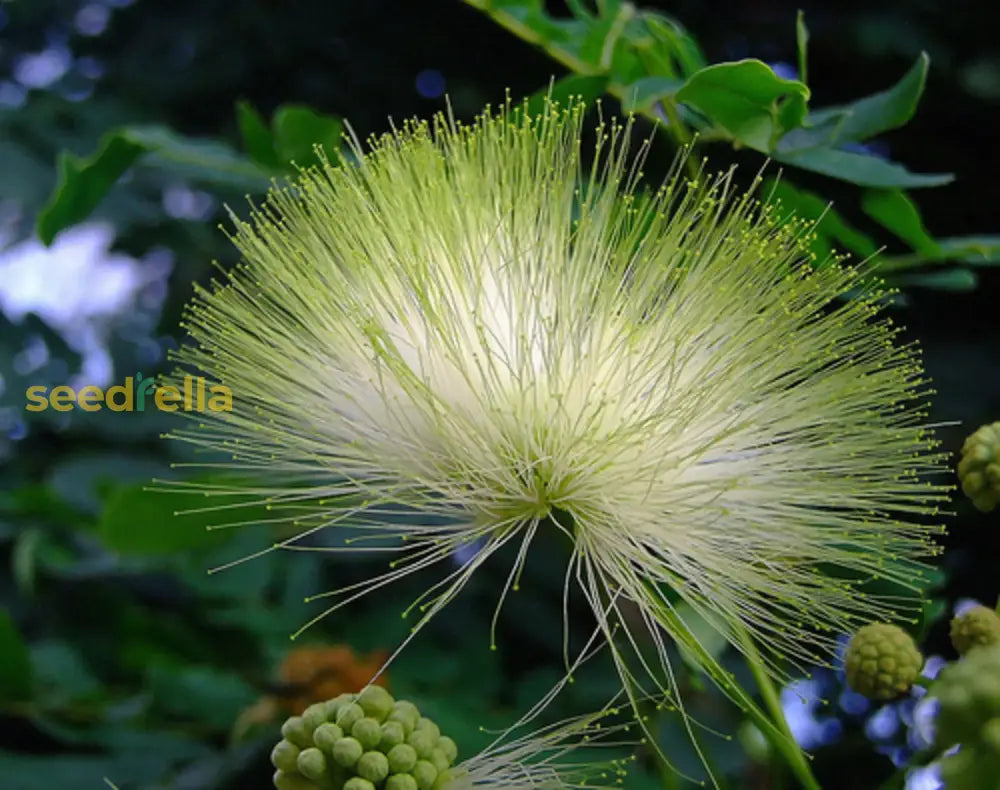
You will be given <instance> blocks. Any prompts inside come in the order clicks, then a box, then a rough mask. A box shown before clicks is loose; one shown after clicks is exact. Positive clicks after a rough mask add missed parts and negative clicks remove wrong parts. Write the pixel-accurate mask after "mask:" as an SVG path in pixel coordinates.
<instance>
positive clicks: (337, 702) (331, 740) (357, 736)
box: [271, 686, 458, 790]
mask: <svg viewBox="0 0 1000 790" xmlns="http://www.w3.org/2000/svg"><path fill="white" fill-rule="evenodd" d="M281 734H282V735H283V736H284V737H283V739H282V740H281V741H280V742H279V743H278V745H277V746H275V747H274V749H273V750H272V752H271V762H272V763H273V764H274V767H275V768H276V769H277V771H276V772H275V774H274V786H275V787H276V788H277V790H444V787H445V785H446V784H447V783H448V782H449V781H450V780H451V778H453V777H454V775H455V774H454V772H453V771H451V770H450V769H451V766H452V765H453V764H454V762H455V758H456V756H457V754H458V748H457V747H456V746H455V742H454V741H453V740H452V739H451V738H449V737H447V736H445V735H441V731H440V730H439V729H438V726H437V725H436V724H435V723H434V722H433V721H431V720H430V719H427V718H424V717H423V716H421V715H420V711H419V710H418V709H417V706H416V705H414V704H413V703H411V702H406V701H405V700H398V701H397V700H394V699H393V697H392V695H391V694H390V693H389V692H388V691H386V690H385V689H384V688H382V687H380V686H368V687H367V688H366V689H364V690H363V691H362V692H361V693H360V694H341V695H340V696H339V697H337V698H336V699H332V700H330V701H329V702H319V703H316V704H315V705H310V706H309V707H308V708H306V709H305V711H303V713H302V715H301V716H292V717H291V718H290V719H288V720H287V721H285V723H284V725H282V727H281Z"/></svg>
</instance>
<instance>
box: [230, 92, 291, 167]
mask: <svg viewBox="0 0 1000 790" xmlns="http://www.w3.org/2000/svg"><path fill="white" fill-rule="evenodd" d="M236 122H237V124H238V125H239V127H240V136H241V137H242V138H243V148H244V149H245V150H246V152H247V155H248V156H249V157H250V158H251V159H252V160H253V161H254V162H256V163H257V164H259V165H261V166H262V167H266V168H268V169H270V170H280V169H281V160H280V159H278V152H277V151H276V150H275V148H274V137H273V135H272V134H271V130H270V129H268V128H267V124H265V123H264V119H263V118H261V117H260V113H258V112H257V111H256V110H255V109H254V108H253V106H252V105H251V104H250V103H249V102H245V101H241V102H239V103H237V105H236Z"/></svg>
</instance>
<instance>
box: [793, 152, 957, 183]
mask: <svg viewBox="0 0 1000 790" xmlns="http://www.w3.org/2000/svg"><path fill="white" fill-rule="evenodd" d="M774 159H776V160H777V161H779V162H784V163H785V164H788V165H794V166H795V167H801V168H802V169H803V170H811V171H812V172H814V173H822V174H823V175H826V176H830V177H831V178H837V179H840V180H841V181H848V182H850V183H852V184H857V185H858V186H863V187H875V188H878V189H916V188H919V187H936V186H941V185H943V184H948V183H951V182H952V181H953V180H954V179H955V176H954V175H952V174H951V173H933V174H931V173H927V174H925V173H911V172H910V171H909V170H907V169H906V168H905V167H903V166H902V165H899V164H896V163H895V162H887V161H885V160H884V159H879V158H878V157H877V156H871V155H870V154H859V153H854V152H852V151H840V150H837V149H834V148H817V149H813V150H809V151H797V152H794V153H775V154H774Z"/></svg>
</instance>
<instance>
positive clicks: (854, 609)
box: [178, 104, 948, 700]
mask: <svg viewBox="0 0 1000 790" xmlns="http://www.w3.org/2000/svg"><path fill="white" fill-rule="evenodd" d="M630 132H631V124H626V125H624V126H621V125H617V124H615V123H603V122H602V123H600V125H598V126H597V128H596V139H597V142H596V151H595V152H594V156H593V158H592V159H591V158H590V157H588V156H587V155H586V153H585V152H584V151H583V148H584V146H583V144H582V143H581V137H582V136H583V134H584V113H583V107H582V106H581V105H580V104H571V105H570V106H569V107H564V108H560V107H557V106H555V105H550V106H549V107H548V108H547V109H546V111H545V112H543V113H542V114H541V115H539V116H537V117H533V116H531V115H529V114H528V113H526V112H521V111H517V110H512V109H511V108H510V107H509V106H508V107H505V108H504V109H503V110H502V111H501V112H500V113H498V114H494V113H490V112H487V113H486V114H484V115H483V116H482V117H481V118H480V119H478V121H477V122H476V123H475V124H474V125H471V126H466V125H463V124H461V123H458V122H455V121H454V120H452V119H450V118H446V117H439V118H437V119H436V120H434V121H433V122H432V123H430V124H428V123H418V122H414V123H408V124H406V125H405V126H404V127H403V128H402V129H400V130H397V131H394V132H393V133H392V134H389V135H387V136H385V137H383V138H381V139H379V140H377V141H374V142H373V143H372V146H371V150H370V151H368V152H367V153H363V152H362V151H361V149H360V146H358V145H357V144H356V143H355V154H356V155H357V161H356V162H350V163H347V164H343V165H339V166H333V165H324V166H323V167H321V168H319V169H317V170H315V171H312V172H309V173H305V174H303V175H302V176H301V178H300V179H299V180H298V181H297V182H296V183H295V184H294V185H293V186H292V187H291V188H289V189H285V190H283V191H276V192H274V193H273V194H272V195H271V196H270V198H269V199H268V201H267V202H266V204H265V205H264V206H263V207H262V208H260V209H259V210H257V211H255V212H254V214H253V216H252V218H251V219H250V221H248V222H238V224H237V229H236V231H235V233H234V234H233V236H234V241H235V243H236V245H237V246H238V248H239V250H240V252H241V253H242V255H243V259H244V263H243V264H242V265H241V266H240V267H239V268H238V269H236V270H235V271H234V272H233V273H232V275H231V276H229V277H227V280H226V282H225V283H224V284H221V285H218V286H217V287H215V288H213V289H211V290H210V291H205V292H201V293H199V295H198V297H197V299H196V300H195V303H194V304H193V306H192V308H191V310H190V311H189V315H188V317H187V320H186V328H187V329H188V330H189V331H190V334H191V336H192V338H193V343H192V345H190V346H189V347H186V348H185V349H183V350H182V351H181V352H180V354H179V357H178V359H179V361H180V362H181V363H182V364H184V365H186V366H188V367H194V368H197V369H199V370H200V371H201V372H202V373H203V374H204V375H206V376H207V377H209V378H211V379H214V380H218V381H220V382H223V383H225V384H226V385H227V386H229V387H230V388H231V390H232V392H233V393H234V406H233V411H232V412H231V413H226V412H223V413H207V414H202V415H197V420H198V421H199V423H200V424H199V425H198V426H192V427H191V428H190V429H189V430H182V431H180V432H178V436H179V437H180V438H183V439H186V440H187V441H189V442H192V443H194V444H196V445H198V446H200V447H204V448H208V449H211V450H224V451H226V452H227V453H229V454H230V455H231V456H232V461H231V463H228V464H224V465H221V466H224V467H228V468H230V469H236V470H237V471H238V472H241V473H246V474H248V475H251V476H256V482H255V483H252V484H248V485H247V486H246V487H243V488H241V487H239V486H235V485H234V486H233V487H232V488H229V487H228V486H227V484H219V485H218V486H217V487H214V488H208V489H206V490H207V492H208V493H210V494H213V495H221V494H225V493H239V492H240V491H242V492H243V493H244V495H245V494H246V493H247V492H249V493H250V494H252V495H254V496H255V497H257V498H259V499H261V500H266V501H267V502H268V503H269V504H270V506H271V508H272V513H273V515H274V519H275V520H276V521H287V522H288V523H289V524H295V525H298V526H299V528H300V532H301V534H302V535H309V534H311V533H312V532H314V531H315V530H317V529H322V528H328V529H333V530H357V529H361V530H363V539H361V540H359V541H358V542H357V543H356V544H354V546H353V547H354V548H358V549H360V548H364V547H366V546H367V547H368V548H370V549H372V550H376V551H400V552H404V554H403V555H402V556H401V557H398V558H396V559H395V561H394V562H392V563H391V564H390V567H389V569H388V570H387V571H386V572H385V574H384V575H382V576H379V577H377V578H374V579H371V580H370V582H369V583H366V584H364V585H362V586H358V587H355V588H352V589H349V590H344V591H340V593H342V594H341V596H340V597H339V598H338V600H337V604H336V605H341V604H342V603H345V602H347V601H350V600H352V599H353V598H355V597H356V596H359V595H363V594H366V593H367V592H369V591H372V590H375V589H377V588H379V587H381V586H383V585H385V584H387V583H389V582H391V581H393V580H395V579H398V578H400V577H402V576H403V575H405V574H408V573H411V572H413V571H415V570H418V569H422V568H426V567H427V566H430V565H433V564H435V563H442V578H441V581H440V583H439V584H438V585H437V586H435V587H434V588H432V589H431V590H429V591H428V593H427V595H426V596H425V597H424V598H423V599H422V601H421V605H422V612H423V617H422V619H421V621H420V624H422V623H424V622H426V620H427V618H430V617H432V616H433V615H434V614H436V613H437V612H438V611H439V610H440V609H441V608H442V607H443V606H445V605H446V604H447V603H448V602H450V601H451V600H452V599H454V598H455V596H456V595H457V594H458V593H459V591H460V590H461V589H462V587H463V585H464V584H465V583H466V582H467V581H468V579H469V578H470V577H471V576H472V574H474V573H475V572H476V570H477V569H478V568H479V567H480V566H481V565H482V564H483V562H484V561H485V560H486V559H487V557H489V556H490V555H491V554H493V553H494V552H496V551H498V550H499V549H501V547H504V546H506V545H508V544H512V545H513V546H515V547H516V549H517V551H516V561H515V563H514V567H513V568H512V569H511V573H510V577H509V579H508V582H507V585H506V586H505V587H504V589H502V590H500V591H498V598H499V600H500V602H501V604H502V601H503V599H504V598H505V596H506V595H507V594H508V592H509V590H510V589H511V588H515V589H516V586H517V580H518V578H519V574H520V570H521V567H522V565H523V563H524V561H525V558H526V557H527V556H528V554H529V552H530V551H531V549H532V542H533V541H534V539H535V538H536V536H537V535H538V534H539V533H540V532H541V531H543V530H558V531H561V532H563V533H565V535H566V536H568V538H569V539H570V540H571V542H572V556H571V558H570V560H569V563H568V567H567V569H566V587H567V591H568V592H567V595H569V594H570V592H569V591H571V590H574V589H578V590H580V591H582V594H583V595H584V596H585V597H586V599H587V600H588V601H589V603H590V605H591V608H592V609H593V613H594V616H595V618H596V620H597V623H598V624H599V630H600V632H601V634H602V635H603V637H604V638H605V639H607V640H608V641H609V643H610V644H611V645H612V655H613V656H614V657H615V660H616V664H617V665H618V667H619V670H620V672H621V674H622V677H623V679H624V680H625V683H626V686H627V687H629V688H634V689H636V693H640V687H642V688H641V693H647V692H648V693H652V692H653V691H655V689H651V688H650V687H649V686H648V685H647V686H643V684H644V683H648V682H651V683H652V684H653V686H659V687H660V690H661V691H663V692H664V693H667V694H669V695H672V694H674V693H675V691H676V689H675V684H674V682H673V681H672V680H671V678H672V675H671V672H670V669H669V660H668V648H669V644H670V642H671V641H672V642H675V643H679V644H680V645H682V646H683V647H684V648H685V650H686V651H687V653H688V654H689V655H691V656H693V657H694V658H696V659H697V660H699V661H700V662H701V663H702V664H703V665H704V668H705V669H706V671H707V672H708V673H709V674H711V675H712V676H713V677H714V678H715V679H716V680H717V681H718V682H720V683H721V684H722V685H723V686H724V687H725V688H727V689H728V690H729V693H730V694H731V696H734V698H738V699H740V700H742V699H743V697H742V696H741V694H740V693H739V692H734V691H732V686H731V684H729V683H728V681H727V679H726V678H727V675H726V673H725V672H724V671H723V670H722V669H721V667H719V666H718V665H717V664H716V663H715V661H714V659H713V658H712V656H711V655H710V654H709V652H708V651H707V650H704V649H702V648H701V646H700V644H699V643H698V641H697V638H696V637H695V636H694V635H693V633H692V631H691V629H690V628H689V626H688V623H687V622H686V621H685V617H686V615H685V614H684V613H685V612H688V613H690V612H694V613H696V615H697V616H698V617H699V618H700V619H701V620H703V621H707V622H708V623H709V624H710V625H711V626H712V627H714V628H715V629H717V630H718V631H719V632H720V633H721V634H722V635H723V636H724V637H725V638H726V639H727V640H728V641H729V642H730V643H731V644H733V645H734V646H735V647H736V648H737V649H739V650H741V651H743V652H744V653H746V654H748V655H750V656H751V657H752V658H753V659H754V660H755V661H756V662H757V663H758V665H761V666H764V667H766V669H767V670H768V671H769V672H770V673H772V674H774V675H775V676H782V675H787V672H788V671H789V668H790V667H796V668H802V667H805V666H807V665H809V664H810V663H811V662H813V661H815V660H817V658H818V657H822V656H823V655H824V654H828V655H829V654H832V653H833V651H834V650H835V649H836V644H837V643H836V636H837V634H839V633H844V632H851V631H853V630H855V629H856V627H857V626H858V625H860V624H863V623H865V622H869V621H872V620H886V619H888V618H890V617H891V616H892V615H893V614H894V609H895V608H896V607H897V605H898V604H899V601H897V600H894V599H891V598H888V597H879V596H878V595H876V594H874V593H867V594H866V593H865V592H863V591H862V590H861V589H859V586H860V585H861V584H862V583H864V582H865V581H868V580H872V579H882V580H888V581H890V582H896V583H898V584H901V585H904V586H914V585H917V584H918V580H916V577H915V575H916V574H917V573H918V570H919V563H920V561H921V560H922V559H923V558H926V557H928V556H930V555H932V554H933V553H934V552H935V549H934V547H933V544H932V541H931V536H932V535H933V534H934V533H936V532H937V531H938V527H936V526H932V525H930V524H929V523H928V522H929V520H932V519H928V518H927V517H933V516H934V515H936V514H937V511H938V505H939V503H940V502H941V501H943V500H945V499H946V498H947V491H948V487H947V486H945V485H939V484H936V483H932V482H928V480H927V475H928V473H936V472H938V471H940V470H941V469H942V468H943V460H942V457H941V456H940V454H938V453H937V452H936V451H935V447H936V442H935V440H934V438H933V436H932V435H931V432H930V431H929V429H928V428H927V427H926V414H925V408H926V397H927V395H928V389H927V386H926V382H925V379H924V376H923V373H922V370H921V365H920V362H919V359H918V356H917V352H916V350H915V349H914V347H913V346H912V345H908V344H903V343H900V342H899V341H898V339H897V334H898V330H897V328H896V327H894V326H893V325H892V321H891V320H890V319H889V318H888V317H886V316H885V315H884V314H883V313H882V309H881V304H882V302H883V301H884V296H885V294H884V293H883V292H881V291H880V290H879V289H878V287H877V286H876V285H873V284H872V278H871V277H870V276H867V275H866V274H864V273H859V272H858V271H855V270H852V269H850V268H847V267H845V266H843V265H841V264H840V263H839V262H837V261H810V260H809V254H808V252H807V249H808V244H807V242H808V234H809V227H808V226H807V225H805V224H802V223H795V222H790V223H781V222H779V221H778V220H777V218H776V216H775V212H774V211H773V210H771V209H769V208H767V207H761V206H759V205H758V204H757V203H756V202H755V201H754V200H753V198H752V197H750V196H748V195H744V194H741V193H737V191H736V190H735V188H734V185H733V182H732V178H731V174H726V175H722V176H719V177H715V178H712V177H708V176H706V175H702V176H699V178H698V179H697V180H694V181H691V180H688V179H687V178H685V177H683V176H682V175H681V168H679V167H678V168H676V169H675V171H674V174H673V176H672V177H671V178H669V179H668V180H667V181H666V182H665V183H664V184H663V186H662V187H661V188H660V189H659V190H658V191H655V192H650V193H646V192H643V191H642V189H641V187H640V178H641V176H642V174H641V172H640V170H639V168H640V165H641V160H642V156H641V154H640V156H639V157H638V158H635V159H633V158H630V157H629V156H628V154H627V152H626V148H627V138H628V136H629V134H630ZM588 162H592V164H587V163H588ZM846 296H849V297H850V298H844V297H846ZM220 501H221V500H220ZM401 509H402V512H409V513H411V514H413V518H412V519H411V520H410V521H409V522H407V521H406V519H404V521H403V523H400V512H401ZM237 512H238V511H237ZM387 513H391V514H393V518H391V519H388V518H386V517H385V516H386V514H387ZM373 534H375V535H376V537H381V538H383V540H382V541H381V542H377V543H375V544H372V543H371V541H372V535H373ZM400 538H402V539H403V540H402V541H401V540H400ZM296 540H297V539H289V540H285V541H283V542H282V543H281V544H280V545H279V547H285V548H294V547H296V546H297V545H302V544H299V543H297V542H296ZM459 550H463V552H464V553H463V555H462V556H464V557H465V559H464V562H463V564H461V566H460V567H459V568H458V569H457V570H456V569H455V567H454V566H453V565H452V563H450V562H445V561H446V560H448V559H449V558H451V557H453V556H454V555H455V554H456V552H457V551H459ZM680 603H683V604H685V606H680ZM498 606H499V605H498ZM688 616H689V615H688ZM650 656H652V658H651V657H650Z"/></svg>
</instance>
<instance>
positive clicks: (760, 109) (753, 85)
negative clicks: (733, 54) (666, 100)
mask: <svg viewBox="0 0 1000 790" xmlns="http://www.w3.org/2000/svg"><path fill="white" fill-rule="evenodd" d="M676 98H677V100H678V101H681V102H685V103H686V104H690V105H691V106H692V107H695V108H696V109H698V110H700V111H701V112H703V113H704V114H705V115H706V116H708V117H709V118H710V119H711V120H712V121H713V122H714V123H715V124H716V125H718V126H720V127H721V128H723V129H724V130H725V131H727V132H728V133H729V134H730V135H732V137H733V138H734V139H735V140H737V141H739V142H741V143H743V144H744V145H747V146H749V147H750V148H753V149H755V150H758V151H763V152H767V151H770V150H771V148H772V147H773V144H774V141H775V140H776V139H777V138H778V137H779V136H780V135H782V134H784V132H786V131H787V130H788V129H791V128H795V127H797V126H799V125H801V123H802V120H803V119H804V118H805V111H806V102H807V101H808V99H809V88H807V87H806V85H805V84H804V83H802V82H799V81H798V80H786V79H783V78H782V77H779V76H778V75H777V74H775V73H774V71H773V70H772V69H771V67H770V66H768V65H767V64H766V63H764V62H762V61H760V60H753V59H750V60H741V61H737V62H735V63H718V64H716V65H713V66H707V67H706V68H703V69H701V70H700V71H698V72H697V73H695V74H693V75H691V77H690V78H688V80H687V82H686V83H685V84H684V85H683V86H682V87H681V88H680V89H679V90H678V91H677V94H676Z"/></svg>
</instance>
